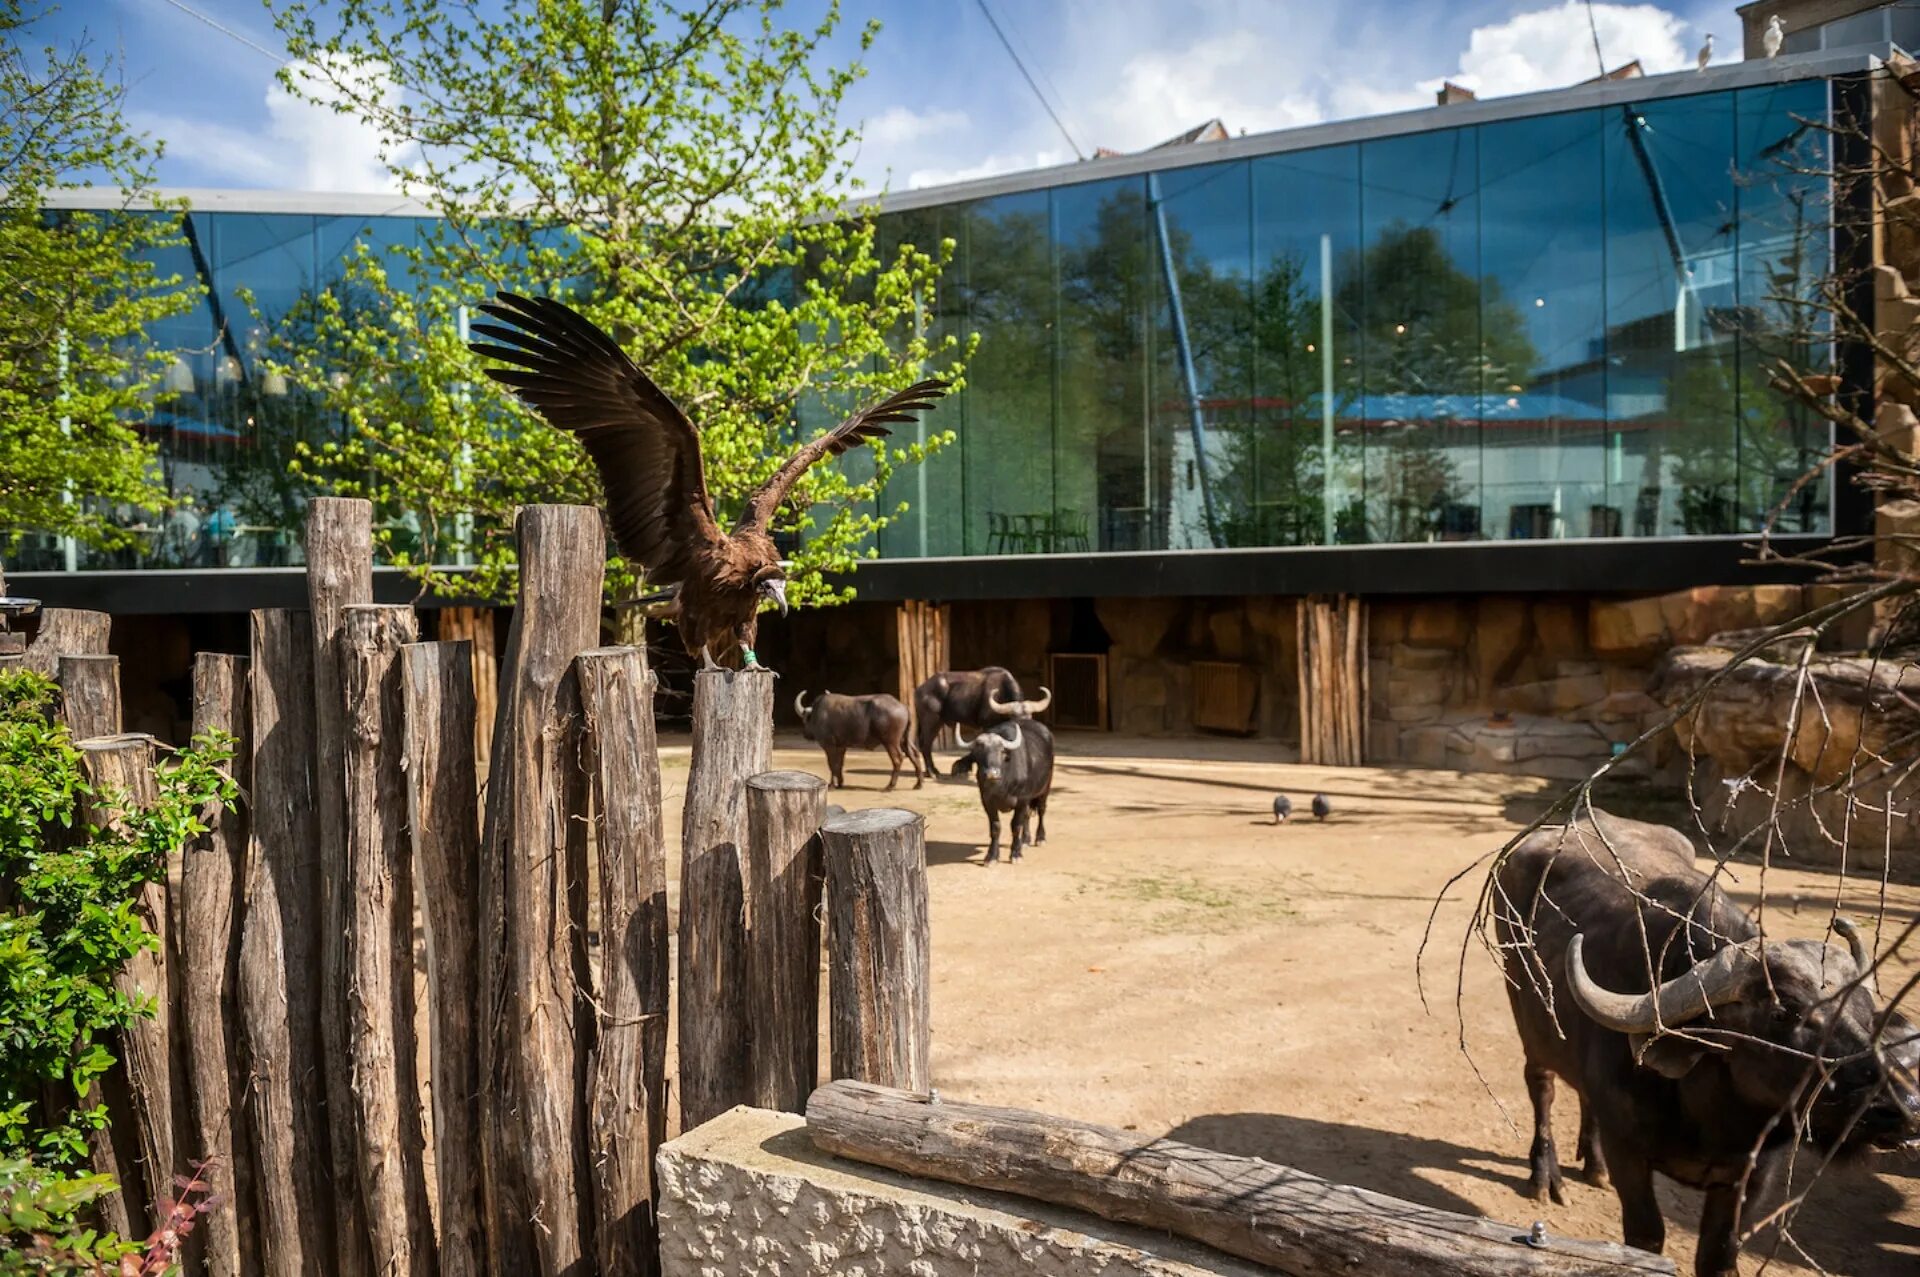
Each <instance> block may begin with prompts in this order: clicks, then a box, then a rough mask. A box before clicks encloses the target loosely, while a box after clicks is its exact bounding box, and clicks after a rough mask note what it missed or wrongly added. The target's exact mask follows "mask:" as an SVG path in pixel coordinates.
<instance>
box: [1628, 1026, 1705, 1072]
mask: <svg viewBox="0 0 1920 1277" xmlns="http://www.w3.org/2000/svg"><path fill="white" fill-rule="evenodd" d="M1627 1049H1628V1050H1630V1051H1632V1052H1633V1058H1634V1059H1635V1060H1636V1061H1638V1062H1639V1063H1640V1065H1641V1066H1643V1067H1645V1068H1649V1069H1652V1070H1653V1071H1654V1072H1655V1073H1658V1074H1659V1075H1660V1076H1661V1077H1665V1078H1672V1079H1674V1080H1675V1081H1678V1080H1679V1079H1680V1078H1683V1077H1685V1076H1686V1075H1687V1074H1688V1073H1691V1072H1692V1071H1693V1066H1694V1065H1696V1064H1698V1063H1700V1057H1701V1056H1703V1055H1705V1054H1706V1053H1707V1051H1708V1047H1707V1046H1706V1044H1705V1043H1702V1042H1695V1041H1694V1040H1692V1039H1691V1038H1683V1037H1681V1036H1679V1035H1678V1034H1674V1033H1665V1034H1662V1035H1661V1036H1659V1037H1657V1038H1654V1039H1653V1040H1651V1041H1649V1040H1648V1039H1647V1035H1646V1034H1644V1033H1630V1034H1628V1035H1627Z"/></svg>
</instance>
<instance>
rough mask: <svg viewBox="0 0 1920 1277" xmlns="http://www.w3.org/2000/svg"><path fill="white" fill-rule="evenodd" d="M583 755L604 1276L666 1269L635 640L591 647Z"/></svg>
mask: <svg viewBox="0 0 1920 1277" xmlns="http://www.w3.org/2000/svg"><path fill="white" fill-rule="evenodd" d="M575 669H576V671H577V672H578V675H579V680H580V705H581V710H582V715H581V722H582V725H583V731H582V734H581V744H582V746H583V748H582V760H583V762H584V765H585V767H586V771H587V775H588V777H589V779H590V780H591V782H592V786H593V812H594V835H595V844H596V846H597V848H598V852H599V857H598V860H599V870H600V984H599V990H598V995H597V997H596V999H595V1001H596V1009H597V1023H596V1030H597V1032H596V1034H595V1042H594V1049H593V1056H592V1059H591V1061H590V1062H589V1076H588V1082H587V1131H588V1140H589V1158H590V1161H591V1162H592V1165H593V1172H594V1178H593V1194H594V1249H595V1252H596V1255H597V1258H598V1260H599V1264H600V1272H601V1273H603V1274H612V1273H631V1274H648V1273H653V1272H657V1271H658V1269H659V1241H658V1234H657V1231H656V1229H655V1225H654V1185H653V1156H654V1153H655V1151H656V1150H657V1149H658V1148H659V1147H660V1145H661V1144H662V1143H663V1142H665V1140H666V1137H667V1095H666V1072H667V1005H668V996H669V995H668V986H669V981H670V978H671V973H672V968H671V967H670V966H669V965H668V961H669V959H668V956H667V937H668V923H667V859H666V833H665V831H664V829H663V821H662V816H663V812H662V806H661V798H660V750H659V744H658V741H657V740H656V738H655V735H654V725H653V689H654V680H653V678H652V677H651V676H650V675H649V674H648V673H647V669H646V662H645V660H644V659H643V657H642V654H641V653H640V652H639V651H638V650H637V649H635V648H631V647H610V648H597V649H595V650H593V651H589V652H582V653H581V654H580V657H579V659H578V660H577V661H576V662H575Z"/></svg>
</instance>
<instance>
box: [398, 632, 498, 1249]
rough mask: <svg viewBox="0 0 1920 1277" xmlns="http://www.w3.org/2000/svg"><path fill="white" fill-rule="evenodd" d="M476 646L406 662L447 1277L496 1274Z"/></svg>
mask: <svg viewBox="0 0 1920 1277" xmlns="http://www.w3.org/2000/svg"><path fill="white" fill-rule="evenodd" d="M471 647H472V644H471V643H469V642H467V641H466V640H464V639H463V640H460V641H458V642H445V641H443V642H439V643H413V644H409V645H408V646H407V647H406V648H405V649H404V652H403V655H402V662H403V667H404V668H403V677H404V681H405V690H406V744H407V748H406V761H407V766H406V779H407V824H408V828H409V829H410V830H411V831H412V837H413V860H414V871H415V873H417V874H418V875H419V886H420V891H419V896H420V901H421V904H422V910H421V912H422V913H423V914H424V915H425V918H426V926H427V1004H428V1008H429V1010H430V1013H431V1017H432V1026H433V1027H432V1039H431V1046H432V1057H431V1069H432V1078H433V1085H432V1090H433V1138H432V1147H433V1161H434V1175H435V1184H436V1192H437V1194H438V1197H437V1201H438V1207H439V1209H438V1211H437V1214H436V1218H437V1219H438V1220H439V1225H440V1271H441V1272H442V1273H443V1274H445V1277H481V1275H482V1274H485V1273H487V1272H488V1271H489V1268H488V1263H487V1235H486V1195H485V1194H484V1193H483V1192H482V1191H481V1176H482V1158H481V1147H482V1144H483V1142H484V1140H483V1135H484V1132H483V1128H482V1126H481V1123H480V1085H481V1084H480V1006H479V1000H478V998H477V996H476V995H477V993H478V992H479V989H480V966H479V944H480V808H479V799H478V797H477V794H478V787H477V782H476V778H475V770H474V755H473V748H472V741H473V732H474V721H473V715H474V705H473V670H474V662H473V656H472V652H471V650H470V649H471Z"/></svg>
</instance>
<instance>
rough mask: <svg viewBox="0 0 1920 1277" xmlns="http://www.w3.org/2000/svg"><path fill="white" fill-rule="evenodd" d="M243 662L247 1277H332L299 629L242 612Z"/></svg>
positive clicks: (307, 703)
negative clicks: (255, 1238)
mask: <svg viewBox="0 0 1920 1277" xmlns="http://www.w3.org/2000/svg"><path fill="white" fill-rule="evenodd" d="M251 652H252V656H251V660H250V662H249V664H250V665H251V667H252V668H251V670H250V674H251V677H250V679H249V687H248V698H247V699H248V701H249V703H250V706H251V709H252V740H251V742H250V744H251V746H252V754H253V766H252V775H253V783H252V786H251V790H250V796H251V798H252V800H253V801H252V803H251V805H250V809H249V813H250V816H251V819H250V821H249V825H250V828H249V831H248V838H247V861H246V876H245V882H246V886H245V890H244V892H243V894H244V897H245V901H246V905H245V909H244V910H243V912H242V915H241V934H240V973H239V999H240V1023H241V1036H242V1039H243V1040H244V1042H245V1057H246V1062H247V1068H248V1072H249V1075H250V1077H249V1081H250V1086H251V1093H250V1094H249V1096H248V1104H247V1126H248V1129H249V1130H250V1131H251V1133H252V1141H251V1143H252V1147H253V1174H254V1183H255V1185H256V1193H255V1196H256V1198H257V1200H258V1202H259V1219H260V1258H261V1271H262V1272H264V1273H267V1274H270V1275H271V1277H280V1275H281V1274H287V1275H288V1277H332V1274H334V1273H336V1272H338V1271H340V1270H339V1268H338V1267H337V1261H336V1259H335V1257H334V1256H335V1251H336V1249H337V1247H336V1244H335V1243H336V1234H335V1217H336V1211H337V1206H336V1203H335V1200H334V1180H333V1175H332V1173H331V1171H332V1157H331V1154H330V1152H329V1150H328V1139H327V1111H326V1094H325V1081H324V1078H323V1076H322V1074H321V1067H320V1056H321V1049H322V1048H321V1031H320V1016H321V1003H320V931H319V928H318V926H317V925H315V924H316V920H317V919H318V917H319V914H320V862H319V859H318V856H317V852H316V849H315V841H316V836H317V835H316V820H317V812H316V811H315V809H314V777H313V628H312V624H311V622H310V621H309V620H308V618H307V615H306V613H305V612H295V611H289V610H285V609H280V608H272V609H261V610H258V611H256V612H254V613H253V641H252V647H251Z"/></svg>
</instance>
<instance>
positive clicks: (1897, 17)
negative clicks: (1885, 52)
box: [1887, 4, 1920, 53]
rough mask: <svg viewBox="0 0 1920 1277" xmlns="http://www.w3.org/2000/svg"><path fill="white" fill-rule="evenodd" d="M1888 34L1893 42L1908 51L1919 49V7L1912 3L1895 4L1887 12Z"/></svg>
mask: <svg viewBox="0 0 1920 1277" xmlns="http://www.w3.org/2000/svg"><path fill="white" fill-rule="evenodd" d="M1887 16H1888V19H1889V25H1888V35H1889V37H1890V38H1891V39H1892V41H1893V43H1895V44H1897V45H1899V46H1900V47H1901V48H1902V49H1904V50H1906V51H1907V52H1908V53H1912V52H1913V51H1914V50H1916V49H1920V8H1916V7H1915V6H1913V5H1908V4H1903V5H1896V6H1895V7H1894V9H1893V12H1892V13H1890V14H1888V15H1887Z"/></svg>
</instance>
